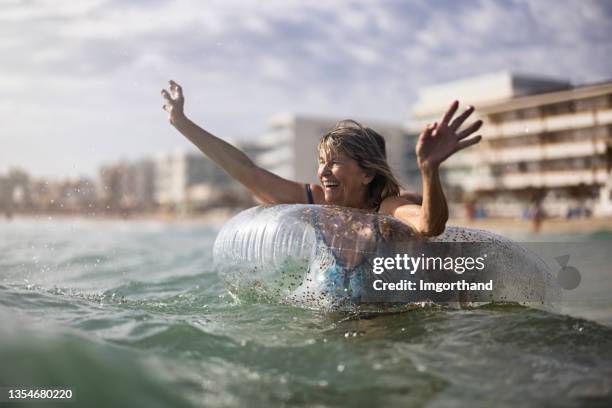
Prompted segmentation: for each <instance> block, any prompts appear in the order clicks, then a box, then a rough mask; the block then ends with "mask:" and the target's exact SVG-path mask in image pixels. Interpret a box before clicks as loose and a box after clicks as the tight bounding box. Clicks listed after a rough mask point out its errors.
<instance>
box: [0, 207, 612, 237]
mask: <svg viewBox="0 0 612 408" xmlns="http://www.w3.org/2000/svg"><path fill="white" fill-rule="evenodd" d="M240 211H241V210H233V209H225V208H219V209H216V210H211V211H208V212H206V213H202V214H195V215H181V214H169V213H156V214H141V215H130V216H127V217H126V216H121V215H107V214H104V215H95V216H91V215H83V214H14V215H13V217H12V218H10V219H7V218H4V217H0V220H1V221H0V222H5V223H6V222H11V221H12V220H35V221H52V220H83V221H94V222H120V221H125V222H160V223H164V224H179V225H180V224H187V223H189V224H196V225H210V226H215V227H217V226H218V227H220V226H221V225H223V224H224V223H225V222H226V221H228V220H229V219H230V218H232V217H233V216H234V215H236V214H238V212H240ZM447 225H451V226H457V227H467V228H477V229H484V230H487V231H491V232H494V233H499V234H502V235H503V234H504V233H529V234H533V235H537V234H538V233H535V232H534V231H533V225H532V222H531V221H529V220H524V219H513V218H484V219H477V220H468V219H467V218H450V219H449V220H448V223H447ZM599 231H610V232H612V217H606V218H575V219H570V220H567V219H562V218H551V219H545V220H544V221H543V222H542V224H541V228H540V231H539V234H572V233H594V232H599Z"/></svg>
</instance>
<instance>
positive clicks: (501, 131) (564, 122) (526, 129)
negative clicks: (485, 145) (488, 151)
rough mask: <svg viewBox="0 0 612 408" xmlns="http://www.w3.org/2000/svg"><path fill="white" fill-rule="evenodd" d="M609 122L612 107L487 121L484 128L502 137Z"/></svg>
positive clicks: (579, 127)
mask: <svg viewBox="0 0 612 408" xmlns="http://www.w3.org/2000/svg"><path fill="white" fill-rule="evenodd" d="M608 124H612V109H605V110H597V111H592V112H581V113H571V114H564V115H555V116H545V117H541V118H536V119H526V120H515V121H511V122H504V123H500V124H494V123H491V122H488V121H485V125H484V127H483V129H485V132H486V137H487V138H502V137H513V136H519V135H524V134H526V133H534V134H537V133H543V132H558V131H561V130H568V129H581V128H588V127H593V126H601V125H608Z"/></svg>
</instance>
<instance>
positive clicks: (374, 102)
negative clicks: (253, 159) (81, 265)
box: [0, 0, 612, 177]
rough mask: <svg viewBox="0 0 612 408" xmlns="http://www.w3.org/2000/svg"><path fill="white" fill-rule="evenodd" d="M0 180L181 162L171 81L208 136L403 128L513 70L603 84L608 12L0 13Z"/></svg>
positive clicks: (379, 5) (62, 5)
mask: <svg viewBox="0 0 612 408" xmlns="http://www.w3.org/2000/svg"><path fill="white" fill-rule="evenodd" d="M0 10H1V11H0V27H1V28H0V59H1V60H0V92H1V94H2V98H1V99H0V146H1V148H0V173H3V172H5V171H6V170H7V169H8V168H11V167H20V168H23V169H26V170H27V171H29V172H30V173H31V174H33V175H35V176H53V177H64V176H75V175H79V174H84V175H94V174H95V172H96V168H97V166H98V165H99V164H100V163H102V162H112V161H115V160H119V159H122V158H127V159H131V158H138V157H142V156H145V155H150V154H155V153H157V152H160V151H164V150H169V149H174V148H175V147H177V146H185V147H186V146H188V144H187V142H185V141H183V140H182V137H181V136H180V135H179V134H178V133H177V132H176V131H174V129H173V128H171V127H170V125H169V124H168V122H167V117H166V114H165V112H163V111H162V109H161V107H162V103H163V102H162V99H161V97H160V96H159V91H160V90H161V88H162V87H164V86H165V85H166V83H167V80H168V79H170V78H174V79H176V80H177V81H178V82H179V83H181V84H182V85H183V87H184V89H185V94H186V99H187V108H186V110H187V112H188V114H190V115H191V117H192V118H193V119H194V120H196V121H197V122H198V123H200V124H201V125H202V126H203V127H205V128H207V129H208V130H210V131H212V132H213V133H215V134H217V135H218V136H221V137H225V138H234V139H241V138H242V139H245V138H246V139H248V138H249V137H255V136H257V135H258V134H260V133H261V132H262V131H264V130H265V129H266V126H267V122H268V119H269V117H270V116H271V115H274V114H276V113H281V112H300V113H309V114H324V115H325V116H331V117H336V116H337V117H359V118H371V119H378V120H387V121H393V122H398V123H399V122H406V121H408V120H409V119H410V110H411V106H412V105H413V104H414V102H415V100H416V97H417V93H418V89H419V88H421V87H423V86H427V85H431V84H436V83H441V82H445V81H449V80H454V79H460V78H464V77H468V76H472V75H479V74H483V73H489V72H494V71H499V70H502V69H510V70H514V71H517V72H522V73H534V74H540V75H549V76H553V77H559V78H568V79H570V80H572V81H573V82H575V83H587V82H596V81H602V80H606V79H610V78H612V57H611V56H612V38H611V33H612V2H610V1H604V0H602V1H588V0H572V1H560V0H533V1H518V0H516V1H511V0H504V1H502V0H499V1H496V0H480V1H478V0H464V1H453V0H448V1H436V0H433V1H432V0H427V1H425V0H423V1H399V0H397V1H395V0H380V1H379V0H368V1H353V0H334V1H325V2H315V1H310V2H309V1H304V0H297V1H290V0H267V1H244V0H241V1H233V0H220V1H215V0H209V1H182V0H176V1H162V0H146V1H145V0H138V1H135V0H131V1H123V0H122V1H119V0H81V1H73V0H53V1H50V0H14V1H11V0H0Z"/></svg>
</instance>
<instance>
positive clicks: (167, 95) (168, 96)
mask: <svg viewBox="0 0 612 408" xmlns="http://www.w3.org/2000/svg"><path fill="white" fill-rule="evenodd" d="M161 95H162V96H163V97H164V99H165V100H166V102H168V103H172V98H171V97H170V94H169V93H168V91H166V90H165V89H162V91H161Z"/></svg>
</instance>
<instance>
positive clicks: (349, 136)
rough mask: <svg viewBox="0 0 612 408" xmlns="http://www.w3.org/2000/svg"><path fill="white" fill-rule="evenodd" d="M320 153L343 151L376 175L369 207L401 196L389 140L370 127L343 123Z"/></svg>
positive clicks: (330, 134)
mask: <svg viewBox="0 0 612 408" xmlns="http://www.w3.org/2000/svg"><path fill="white" fill-rule="evenodd" d="M318 150H319V153H321V152H324V153H325V154H326V155H335V154H337V153H339V152H343V153H344V154H346V155H347V156H349V157H350V158H352V159H353V160H355V161H356V162H357V164H359V166H360V167H361V168H362V169H364V170H366V171H371V172H372V173H374V178H373V179H372V181H371V182H370V184H369V185H368V188H369V198H370V203H369V205H372V206H378V205H380V203H381V202H382V201H383V200H384V199H385V198H387V197H389V196H398V195H399V193H400V184H399V182H398V181H397V179H396V178H395V176H394V175H393V172H392V171H391V168H390V167H389V163H387V150H386V146H385V139H384V138H383V137H382V136H381V135H379V134H378V133H376V132H375V131H374V130H372V129H370V128H369V127H367V126H362V125H361V124H360V123H358V122H356V121H354V120H350V119H347V120H342V121H340V122H338V123H337V124H336V126H334V128H333V129H331V130H330V131H329V132H327V133H326V134H325V135H323V137H322V138H321V141H320V142H319V146H318Z"/></svg>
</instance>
